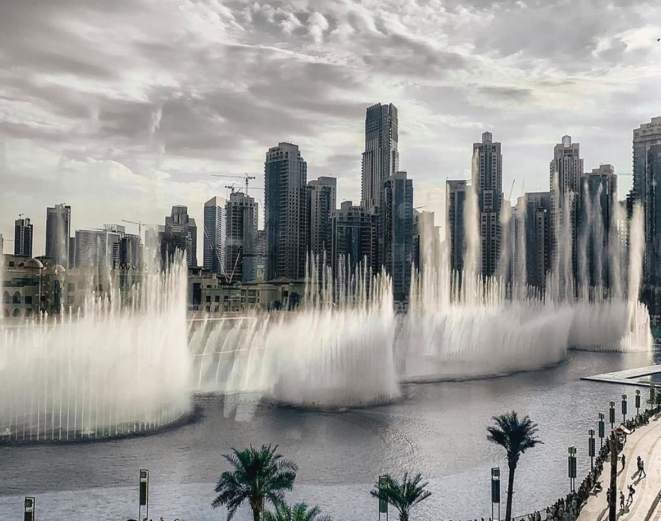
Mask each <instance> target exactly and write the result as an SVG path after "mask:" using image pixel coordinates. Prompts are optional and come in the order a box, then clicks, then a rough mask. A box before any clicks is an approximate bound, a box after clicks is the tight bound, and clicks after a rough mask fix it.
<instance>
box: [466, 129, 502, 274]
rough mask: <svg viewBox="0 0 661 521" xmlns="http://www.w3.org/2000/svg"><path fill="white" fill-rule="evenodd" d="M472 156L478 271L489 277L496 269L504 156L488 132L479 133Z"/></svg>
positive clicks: (495, 272)
mask: <svg viewBox="0 0 661 521" xmlns="http://www.w3.org/2000/svg"><path fill="white" fill-rule="evenodd" d="M473 157H474V161H475V162H476V164H475V168H474V171H473V180H472V184H473V188H474V189H475V191H476V195H477V201H478V212H479V221H478V222H479V233H480V242H481V248H480V251H481V252H482V259H481V261H482V262H481V272H482V275H483V276H485V277H491V276H494V275H496V274H497V272H498V261H499V258H500V247H501V244H500V242H501V237H502V230H501V229H500V209H501V205H502V201H503V156H502V154H501V146H500V143H494V142H493V136H492V135H491V132H484V133H483V134H482V142H481V143H473Z"/></svg>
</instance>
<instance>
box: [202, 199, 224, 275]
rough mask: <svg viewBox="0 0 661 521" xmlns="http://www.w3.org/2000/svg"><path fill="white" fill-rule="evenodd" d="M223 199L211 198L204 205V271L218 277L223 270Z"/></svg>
mask: <svg viewBox="0 0 661 521" xmlns="http://www.w3.org/2000/svg"><path fill="white" fill-rule="evenodd" d="M225 203H226V201H225V199H222V198H220V197H212V198H211V199H209V200H208V201H207V202H206V203H204V238H203V244H204V253H203V261H202V262H203V265H204V269H205V270H208V271H210V272H211V273H215V274H216V275H220V274H221V273H223V271H224V269H225V218H224V217H225V216H224V212H225Z"/></svg>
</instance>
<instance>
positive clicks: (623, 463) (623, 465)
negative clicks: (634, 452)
mask: <svg viewBox="0 0 661 521" xmlns="http://www.w3.org/2000/svg"><path fill="white" fill-rule="evenodd" d="M626 461H627V460H626V458H625V457H624V454H622V470H624V467H625V466H626Z"/></svg>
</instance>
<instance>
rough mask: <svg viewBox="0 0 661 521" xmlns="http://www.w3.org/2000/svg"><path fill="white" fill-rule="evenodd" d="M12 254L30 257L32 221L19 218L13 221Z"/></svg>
mask: <svg viewBox="0 0 661 521" xmlns="http://www.w3.org/2000/svg"><path fill="white" fill-rule="evenodd" d="M14 255H21V256H23V257H30V258H31V257H32V223H31V222H30V219H26V218H20V219H16V221H15V222H14Z"/></svg>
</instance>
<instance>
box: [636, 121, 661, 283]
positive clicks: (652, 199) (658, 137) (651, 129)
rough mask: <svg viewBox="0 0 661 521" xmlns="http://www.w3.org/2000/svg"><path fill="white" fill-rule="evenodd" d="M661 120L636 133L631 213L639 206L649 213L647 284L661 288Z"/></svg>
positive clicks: (638, 129)
mask: <svg viewBox="0 0 661 521" xmlns="http://www.w3.org/2000/svg"><path fill="white" fill-rule="evenodd" d="M660 149H661V117H656V118H652V120H651V121H650V122H649V123H643V124H642V125H641V126H640V127H639V128H637V129H634V131H633V189H632V191H631V197H630V199H631V200H630V201H629V202H630V209H631V212H630V213H633V205H634V203H636V202H637V203H639V204H641V205H642V206H643V210H644V211H645V226H644V228H645V257H644V270H643V271H644V277H645V282H646V283H648V284H651V285H653V286H659V285H661V190H658V189H657V188H658V187H659V186H661V168H660V166H659V150H660Z"/></svg>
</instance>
